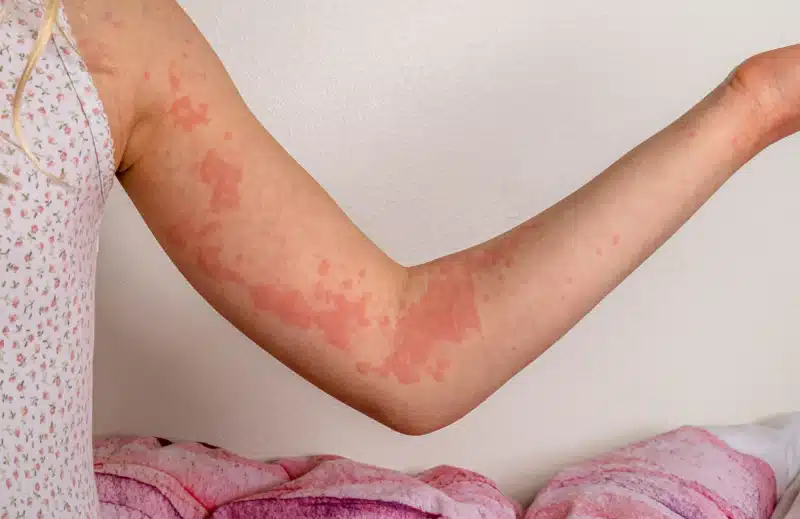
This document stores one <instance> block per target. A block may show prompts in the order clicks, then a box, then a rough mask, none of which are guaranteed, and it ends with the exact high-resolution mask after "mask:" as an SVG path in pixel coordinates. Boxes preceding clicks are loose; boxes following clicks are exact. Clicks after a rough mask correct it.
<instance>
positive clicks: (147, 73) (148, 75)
mask: <svg viewBox="0 0 800 519" xmlns="http://www.w3.org/2000/svg"><path fill="white" fill-rule="evenodd" d="M144 80H145V81H150V73H149V72H147V71H145V73H144Z"/></svg>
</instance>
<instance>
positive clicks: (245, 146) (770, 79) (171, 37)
mask: <svg viewBox="0 0 800 519" xmlns="http://www.w3.org/2000/svg"><path fill="white" fill-rule="evenodd" d="M66 9H67V13H68V15H69V16H70V19H71V23H72V25H73V31H74V32H75V33H76V34H77V35H78V39H79V42H80V43H79V46H80V48H81V50H82V53H83V54H84V56H85V58H86V59H87V61H88V66H89V68H90V70H91V72H92V73H93V76H94V78H95V82H96V84H97V87H98V89H99V91H100V95H101V97H102V100H103V102H104V105H105V107H106V111H107V113H108V114H109V117H110V119H111V127H112V131H113V134H114V137H115V142H116V143H117V164H118V166H119V178H120V180H121V182H122V185H123V186H124V188H125V189H126V191H127V192H128V193H129V195H130V197H131V199H132V200H133V201H134V203H135V205H136V207H137V208H138V210H139V211H140V212H141V214H142V216H143V218H144V220H145V221H146V222H147V224H148V225H149V227H150V228H151V229H152V231H153V233H154V234H155V236H156V238H157V239H158V240H159V242H160V243H161V244H162V245H163V247H164V249H165V250H166V252H167V253H168V254H169V256H170V258H171V259H172V260H173V261H174V263H175V264H176V265H177V266H178V268H179V269H180V271H181V272H182V273H183V274H184V275H185V277H186V278H187V279H188V280H189V282H190V283H191V284H192V285H193V286H194V287H195V288H196V289H197V291H198V292H199V293H200V294H201V295H202V296H203V297H204V298H205V299H206V300H208V301H209V303H210V304H212V305H213V306H214V307H215V308H216V309H217V310H218V311H219V313H220V314H222V315H223V316H224V317H225V318H227V319H228V320H229V321H230V322H231V323H233V324H234V325H235V326H236V327H238V328H239V329H240V330H241V331H242V332H243V333H244V334H246V335H247V336H248V337H250V338H251V339H252V340H253V341H254V342H255V343H256V344H258V345H260V346H261V347H262V348H263V349H264V350H266V351H267V352H269V353H270V354H271V355H273V356H275V357H276V358H278V359H279V360H280V361H281V362H283V363H284V364H285V365H287V366H288V367H289V368H291V369H292V370H294V371H296V372H297V373H299V374H300V375H301V376H303V377H305V378H306V379H307V380H309V381H310V382H312V383H313V384H315V385H316V386H318V387H319V388H320V389H322V390H323V391H326V392H327V393H329V394H330V395H332V396H334V397H336V398H338V399H340V400H341V401H343V402H345V403H346V404H348V405H350V406H352V407H354V408H355V409H358V410H360V411H362V412H364V413H365V414H367V415H369V416H371V417H373V418H374V419H376V420H378V421H380V422H382V423H384V424H386V425H387V426H389V427H392V428H394V429H395V430H397V431H400V432H403V433H407V434H424V433H428V432H431V431H434V430H437V429H439V428H441V427H444V426H446V425H448V424H450V423H452V422H454V421H455V420H457V419H459V418H460V417H462V416H464V415H465V414H466V413H468V412H469V411H470V410H471V409H473V408H474V407H476V406H477V405H478V404H480V403H481V402H482V401H483V400H485V399H486V398H487V397H489V396H490V395H491V394H492V393H493V392H494V391H496V390H497V389H498V388H499V387H500V386H502V385H503V384H504V383H505V382H506V381H507V380H509V379H510V378H511V377H512V376H514V375H515V374H516V373H517V372H519V371H520V370H521V369H523V368H524V367H525V366H527V365H528V364H530V363H531V362H532V361H533V360H534V359H536V358H537V357H538V356H539V355H540V354H541V353H542V352H544V351H545V350H546V349H547V348H549V347H550V346H551V345H552V344H553V343H554V342H556V341H557V340H558V339H559V338H560V337H561V336H562V335H563V334H564V333H566V332H567V331H568V330H569V329H570V328H571V327H573V326H574V325H575V324H576V323H577V322H578V321H579V320H580V319H582V318H583V316H585V315H586V314H587V313H588V312H589V311H590V310H591V309H592V308H593V307H594V306H595V305H596V304H597V303H598V302H599V301H600V300H601V299H602V298H603V297H605V296H606V295H607V294H608V293H609V292H610V291H611V290H613V289H614V288H615V287H616V286H617V285H618V284H619V283H620V282H621V281H622V280H623V279H624V278H625V277H626V276H628V275H629V274H630V273H631V272H633V271H634V270H635V269H636V268H637V267H638V266H639V265H640V264H641V263H642V262H643V261H644V260H645V259H647V257H648V256H649V255H650V254H652V253H653V252H654V251H655V250H656V249H657V248H658V247H659V246H661V245H662V244H663V243H664V242H665V241H666V240H667V239H668V238H669V237H670V236H671V235H672V234H673V233H675V231H677V230H678V228H680V226H681V225H683V224H684V223H685V222H686V221H687V220H688V219H689V218H690V217H691V216H692V215H693V214H694V213H695V211H697V209H698V208H699V207H700V206H701V205H702V204H703V203H704V202H705V201H706V200H708V198H709V197H711V196H712V195H713V194H714V192H715V191H716V190H717V189H718V188H719V187H720V186H721V185H722V184H723V183H724V182H725V181H727V180H728V179H729V178H730V177H731V176H732V175H733V174H734V172H735V171H737V170H738V169H739V168H741V166H743V165H744V164H745V163H746V162H748V161H749V160H750V159H751V158H752V157H753V156H755V155H756V154H757V153H759V152H760V151H761V150H763V149H764V148H766V147H767V146H769V145H771V144H772V143H774V142H775V141H777V140H779V139H781V138H783V137H785V136H787V135H789V134H792V133H794V132H795V131H797V130H798V129H799V128H800V77H798V76H799V75H800V72H798V71H797V70H798V69H800V66H798V65H800V48H798V47H789V48H785V49H779V50H776V51H772V52H770V53H766V54H762V55H758V56H755V57H753V58H751V59H749V60H747V61H745V62H744V63H743V64H742V65H741V66H740V67H738V68H737V69H736V70H735V72H734V73H733V74H731V76H730V77H728V78H727V79H725V81H724V82H723V83H722V84H721V85H720V86H719V87H718V88H717V89H715V90H714V91H713V92H712V93H710V94H709V95H708V96H706V97H705V98H704V99H702V100H701V101H700V102H699V103H698V104H697V105H696V106H695V107H693V108H692V109H691V110H690V111H688V112H687V113H686V114H684V115H683V116H681V117H680V118H679V119H677V120H676V121H675V122H674V123H673V124H671V125H670V126H668V127H667V128H665V129H664V130H663V131H661V132H660V133H658V134H657V135H655V136H653V137H652V138H650V139H648V140H647V141H645V142H643V143H642V144H641V145H639V146H638V147H636V148H635V149H633V150H632V151H631V152H630V153H628V154H627V155H625V156H624V157H623V158H621V159H620V160H619V161H617V162H616V163H614V164H613V165H612V166H611V167H609V168H608V169H607V170H606V171H604V172H602V173H601V174H599V175H598V176H597V177H596V178H594V179H593V180H592V181H591V182H589V183H588V184H587V185H586V186H584V187H583V188H581V189H579V190H578V191H576V192H575V193H573V194H572V195H570V196H569V197H567V198H566V199H564V200H562V201H560V202H558V203H557V204H555V205H554V206H552V207H551V208H550V209H548V210H546V211H544V212H543V213H541V214H539V215H537V216H535V217H534V218H532V219H531V220H529V221H528V222H526V223H524V224H522V225H520V226H519V227H517V228H515V229H512V230H510V231H509V232H508V233H506V234H504V235H502V236H499V237H497V238H495V239H493V240H491V241H489V242H486V243H483V244H481V245H479V246H476V247H474V248H471V249H469V250H465V251H462V252H459V253H456V254H453V255H451V256H448V257H444V258H440V259H438V260H436V261H432V262H430V263H426V264H423V265H418V266H413V267H405V266H402V265H400V264H398V263H397V262H395V261H393V260H392V259H391V258H389V257H388V256H386V255H385V254H384V253H383V252H382V251H381V250H379V249H378V248H377V247H376V246H375V245H374V244H373V243H371V242H370V241H369V240H368V239H367V238H366V237H365V236H364V235H363V234H362V233H361V232H360V231H359V230H358V229H357V228H356V227H355V226H354V225H353V223H352V222H351V221H350V220H349V219H348V218H347V217H346V216H345V214H344V213H343V212H342V211H341V210H340V208H339V207H338V206H337V205H336V203H335V202H334V201H333V200H332V199H331V198H330V197H329V196H328V195H327V194H326V192H325V191H324V190H323V189H322V188H321V187H320V186H319V185H318V184H317V183H316V182H315V181H314V180H313V179H312V177H311V176H310V175H309V174H308V173H307V172H306V171H304V170H303V169H302V168H301V166H299V165H298V164H297V162H295V161H294V160H293V159H292V158H291V156H290V155H289V154H288V153H287V152H286V151H285V150H283V149H282V148H281V147H280V145H279V144H278V143H277V142H276V141H275V140H274V139H273V138H272V137H271V136H270V134H269V133H268V132H267V131H266V130H265V129H264V128H263V127H262V126H261V125H260V124H259V123H258V121H257V120H256V119H255V117H254V116H253V115H252V114H251V113H250V112H249V111H248V109H247V107H246V106H245V104H244V103H243V101H242V99H241V98H240V96H239V94H238V92H237V90H236V88H235V86H234V85H233V83H232V82H231V80H230V78H229V77H228V75H227V73H226V72H225V70H224V68H223V66H222V65H221V64H220V62H219V60H218V58H217V57H216V55H215V54H214V53H213V51H212V50H211V48H210V47H209V46H208V44H207V43H206V41H205V40H204V38H203V37H202V36H201V34H200V33H199V32H198V31H197V29H196V28H195V27H194V25H193V24H192V23H191V21H190V20H189V18H188V17H187V16H186V15H185V13H184V12H183V11H182V10H181V9H180V7H178V6H177V5H176V4H175V3H174V0H113V1H112V0H66ZM143 33H146V34H143ZM98 42H104V43H103V44H98ZM123 64H124V65H123ZM509 329H513V330H514V331H515V333H513V334H509V333H506V331H507V330H509Z"/></svg>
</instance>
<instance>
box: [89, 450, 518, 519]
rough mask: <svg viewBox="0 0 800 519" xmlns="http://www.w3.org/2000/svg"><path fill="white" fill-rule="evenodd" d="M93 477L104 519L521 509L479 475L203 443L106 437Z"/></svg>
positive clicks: (409, 518) (417, 518) (396, 518)
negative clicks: (254, 452)
mask: <svg viewBox="0 0 800 519" xmlns="http://www.w3.org/2000/svg"><path fill="white" fill-rule="evenodd" d="M95 461H96V463H95V474H96V477H97V488H98V493H99V497H100V502H101V517H102V518H103V519H112V518H113V519H143V518H159V519H161V518H164V519H201V518H207V517H210V518H213V519H239V518H248V519H268V518H269V519H272V518H281V519H283V518H287V517H308V518H318V517H319V518H323V517H324V518H348V519H350V518H352V519H362V518H385V519H423V518H425V519H427V518H435V517H453V518H456V517H457V518H464V519H472V518H474V519H488V518H497V519H514V518H515V517H518V515H519V513H520V510H519V507H518V505H516V504H515V503H514V502H513V501H511V500H510V499H508V498H506V497H504V496H503V495H502V494H501V493H500V491H499V490H497V488H496V487H495V486H494V484H493V483H492V482H491V481H489V480H487V479H486V478H484V477H482V476H479V475H478V474H475V473H473V472H468V471H465V470H460V469H457V468H453V467H437V468H434V469H431V470H429V471H427V472H424V473H422V474H419V475H417V476H415V477H411V476H407V475H404V474H401V473H398V472H393V471H390V470H385V469H381V468H378V467H372V466H368V465H363V464H360V463H356V462H353V461H350V460H346V459H343V458H337V457H333V456H324V457H311V458H295V459H283V460H279V461H275V462H271V463H262V462H256V461H252V460H248V459H245V458H241V457H238V456H235V455H233V454H231V453H229V452H226V451H223V450H221V449H214V448H208V447H206V446H204V445H201V444H197V443H183V444H169V442H166V441H164V440H159V439H156V438H135V439H123V438H112V439H107V440H101V441H99V442H97V443H96V447H95Z"/></svg>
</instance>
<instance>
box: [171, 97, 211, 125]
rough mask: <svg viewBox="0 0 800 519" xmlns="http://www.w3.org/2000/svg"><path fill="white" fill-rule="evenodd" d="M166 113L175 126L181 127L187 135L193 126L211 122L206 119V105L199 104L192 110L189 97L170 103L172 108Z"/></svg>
mask: <svg viewBox="0 0 800 519" xmlns="http://www.w3.org/2000/svg"><path fill="white" fill-rule="evenodd" d="M167 113H168V114H169V115H171V116H172V118H173V119H174V120H175V126H176V127H181V128H182V129H183V131H185V132H187V133H188V132H191V131H192V130H194V128H195V126H199V125H206V124H208V123H209V122H211V121H210V119H209V118H208V117H207V114H208V105H205V104H201V105H198V106H197V108H194V107H193V106H192V100H191V99H190V98H189V96H184V97H181V98H180V99H178V100H177V101H175V102H174V103H172V108H170V110H169V112H167Z"/></svg>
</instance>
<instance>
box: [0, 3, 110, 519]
mask: <svg viewBox="0 0 800 519" xmlns="http://www.w3.org/2000/svg"><path fill="white" fill-rule="evenodd" d="M9 2H10V3H9ZM3 3H4V5H5V6H6V7H7V8H8V12H7V14H6V16H5V18H4V19H3V21H2V23H0V97H5V99H6V102H5V103H4V104H3V105H0V136H2V137H3V138H0V172H2V173H3V174H4V175H5V176H6V177H7V178H8V179H9V182H7V183H5V184H0V519H5V518H8V519H16V518H19V517H24V518H53V517H57V518H59V519H68V518H81V519H83V518H95V517H96V516H97V505H96V489H95V481H94V475H93V466H92V445H91V442H92V420H91V414H92V408H91V395H92V354H93V339H94V289H95V270H96V268H95V267H96V260H97V248H98V234H99V228H100V221H101V217H102V215H103V208H104V205H105V200H106V197H107V196H108V193H109V190H110V189H111V187H112V185H113V180H114V174H115V166H114V152H113V144H112V140H111V132H110V128H109V123H108V119H107V117H106V115H105V112H104V111H103V107H102V104H101V101H100V98H99V96H98V93H97V90H96V89H95V87H94V85H93V83H92V79H91V77H90V75H89V73H88V71H87V68H86V66H85V63H84V62H83V60H82V59H81V57H80V56H79V55H78V53H77V52H76V51H75V47H74V46H73V45H72V44H71V40H72V36H71V35H70V32H69V27H68V25H67V23H66V19H65V17H64V14H63V12H62V13H61V14H60V19H61V21H60V24H61V27H62V29H63V30H64V33H65V34H66V36H67V37H66V38H65V37H64V35H62V34H61V33H60V32H58V31H56V32H55V34H54V35H53V37H52V38H51V40H50V42H49V43H48V45H47V48H46V51H45V52H44V54H43V56H42V57H41V59H40V60H39V61H38V63H37V66H36V70H35V72H34V73H33V76H32V78H31V80H30V82H29V83H28V84H27V86H26V87H25V102H24V105H23V107H22V110H21V117H22V125H23V128H24V134H25V140H26V141H27V143H28V145H29V147H30V149H31V150H32V151H33V152H34V154H36V155H37V158H38V162H39V164H40V166H41V168H42V169H44V170H45V171H47V172H48V173H50V174H52V175H55V176H56V177H60V178H62V179H63V180H64V181H65V182H66V184H67V185H66V186H64V185H61V184H59V183H58V182H53V181H52V180H51V179H49V178H48V177H47V176H46V175H43V174H42V173H41V171H40V170H39V169H38V168H37V167H36V166H35V164H34V163H33V162H32V161H31V160H29V158H28V157H27V156H26V154H25V153H24V152H23V151H22V150H21V149H19V148H18V147H17V146H16V145H15V144H16V143H17V142H18V141H17V138H16V136H15V135H14V132H13V127H12V100H13V97H14V92H15V89H16V85H17V80H18V78H19V77H20V75H21V73H22V70H23V68H24V66H25V63H26V61H27V58H28V54H29V52H30V50H31V48H32V47H33V43H34V39H35V37H36V34H37V32H36V31H37V30H38V29H39V27H40V26H41V22H42V17H43V9H42V8H41V6H40V5H37V3H38V2H34V1H31V0H5V1H4V2H3Z"/></svg>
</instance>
